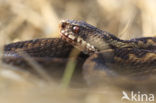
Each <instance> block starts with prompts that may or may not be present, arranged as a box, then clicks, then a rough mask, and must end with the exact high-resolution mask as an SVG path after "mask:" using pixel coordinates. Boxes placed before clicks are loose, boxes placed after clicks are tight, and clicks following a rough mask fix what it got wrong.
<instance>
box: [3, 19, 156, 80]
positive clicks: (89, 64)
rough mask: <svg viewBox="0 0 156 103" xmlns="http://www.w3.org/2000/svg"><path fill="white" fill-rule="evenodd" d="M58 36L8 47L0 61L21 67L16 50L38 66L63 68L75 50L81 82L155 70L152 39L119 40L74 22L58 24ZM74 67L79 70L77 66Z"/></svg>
mask: <svg viewBox="0 0 156 103" xmlns="http://www.w3.org/2000/svg"><path fill="white" fill-rule="evenodd" d="M60 34H61V38H47V39H36V40H30V41H22V42H17V43H11V44H8V45H6V46H5V47H4V51H5V52H4V56H3V61H4V62H6V63H12V64H16V65H19V64H22V63H21V61H22V60H23V58H22V56H20V55H19V54H18V52H19V50H20V51H24V52H26V53H27V54H28V55H29V56H30V57H32V58H33V59H35V60H36V61H38V62H39V63H40V64H42V63H43V64H47V65H49V64H55V63H58V62H59V63H60V62H61V63H65V64H66V60H65V59H67V58H68V57H69V54H70V52H71V50H72V49H73V48H77V50H79V51H80V52H81V53H80V55H79V56H78V58H77V60H78V61H81V64H82V67H83V75H84V76H85V78H96V77H97V76H99V77H102V78H103V77H104V76H115V77H116V76H117V75H125V76H140V75H146V74H153V73H154V71H155V69H156V38H155V37H143V38H135V39H131V40H121V39H119V38H117V37H116V36H114V35H112V34H110V33H108V32H106V31H102V30H100V29H98V28H96V27H94V26H92V25H90V24H87V23H86V22H83V21H75V20H63V21H61V24H60ZM21 58H22V59H21ZM53 62H54V63H53ZM78 67H79V68H81V67H80V66H79V64H78ZM57 69H59V68H57Z"/></svg>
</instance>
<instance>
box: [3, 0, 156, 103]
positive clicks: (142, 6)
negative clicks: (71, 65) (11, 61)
mask: <svg viewBox="0 0 156 103" xmlns="http://www.w3.org/2000/svg"><path fill="white" fill-rule="evenodd" d="M155 11H156V0H0V47H1V48H0V49H1V50H2V48H3V45H4V44H7V43H10V42H16V41H21V40H30V39H35V38H47V37H59V32H58V31H59V30H58V29H59V28H58V25H59V21H60V20H62V19H74V20H83V21H86V22H88V23H90V24H92V25H94V26H97V27H98V28H100V29H102V30H105V31H108V32H110V33H112V34H114V35H116V36H118V37H119V38H122V39H131V38H135V37H143V36H155V35H156V13H155ZM0 91H1V92H0V102H1V103H10V102H11V103H28V102H29V103H34V102H38V103H104V102H107V103H114V102H115V103H120V102H121V100H120V99H121V96H122V92H121V91H122V90H120V89H119V88H116V87H112V88H109V89H108V88H105V89H102V90H101V89H99V88H94V89H93V88H92V89H90V88H87V89H86V88H85V89H84V88H83V89H82V88H81V89H71V88H68V89H65V90H64V89H62V88H58V84H57V83H55V82H52V83H50V84H49V83H46V82H45V81H42V80H40V79H37V78H35V77H34V76H32V75H30V74H29V73H27V72H20V71H18V70H16V69H15V68H14V67H11V66H8V65H5V64H3V63H0ZM108 91H109V92H108ZM108 97H109V98H108Z"/></svg>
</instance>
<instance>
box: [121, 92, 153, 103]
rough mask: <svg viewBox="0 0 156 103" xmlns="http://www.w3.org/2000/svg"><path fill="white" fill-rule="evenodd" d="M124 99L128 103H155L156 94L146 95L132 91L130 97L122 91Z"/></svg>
mask: <svg viewBox="0 0 156 103" xmlns="http://www.w3.org/2000/svg"><path fill="white" fill-rule="evenodd" d="M122 94H123V96H122V98H121V100H122V101H124V100H128V101H138V102H153V101H154V94H145V93H141V92H140V91H138V92H134V91H131V92H130V94H129V95H128V94H127V93H126V92H125V91H122Z"/></svg>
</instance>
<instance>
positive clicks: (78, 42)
mask: <svg viewBox="0 0 156 103" xmlns="http://www.w3.org/2000/svg"><path fill="white" fill-rule="evenodd" d="M60 34H61V38H62V39H63V40H65V41H67V42H69V43H71V44H72V45H73V46H75V47H76V48H78V49H80V50H81V51H83V52H84V53H85V54H92V53H95V52H97V51H98V50H97V49H96V48H95V47H94V46H93V45H91V44H90V43H87V42H86V41H85V40H83V39H82V38H81V37H76V36H74V35H72V33H70V32H69V33H68V31H67V30H64V29H62V30H61V31H60Z"/></svg>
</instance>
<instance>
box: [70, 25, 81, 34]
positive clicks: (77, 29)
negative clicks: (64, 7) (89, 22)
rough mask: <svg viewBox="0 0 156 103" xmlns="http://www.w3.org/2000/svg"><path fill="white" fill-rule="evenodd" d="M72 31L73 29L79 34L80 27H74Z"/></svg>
mask: <svg viewBox="0 0 156 103" xmlns="http://www.w3.org/2000/svg"><path fill="white" fill-rule="evenodd" d="M72 29H73V32H74V33H78V32H79V31H80V27H78V26H73V28H72Z"/></svg>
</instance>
